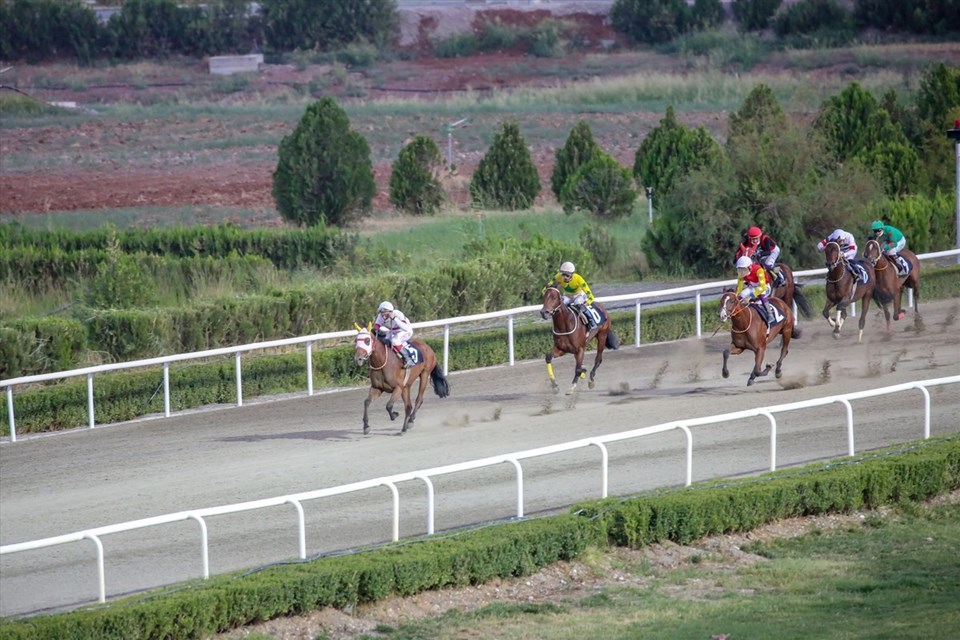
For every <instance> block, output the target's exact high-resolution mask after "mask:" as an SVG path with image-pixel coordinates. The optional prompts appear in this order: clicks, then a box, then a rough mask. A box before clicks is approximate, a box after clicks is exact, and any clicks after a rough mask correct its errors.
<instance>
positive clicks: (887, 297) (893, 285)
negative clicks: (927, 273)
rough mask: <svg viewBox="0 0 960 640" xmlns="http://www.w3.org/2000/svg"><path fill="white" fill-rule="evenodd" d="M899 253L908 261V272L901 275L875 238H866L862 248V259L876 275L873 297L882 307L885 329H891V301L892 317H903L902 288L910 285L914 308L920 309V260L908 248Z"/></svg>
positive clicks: (896, 318)
mask: <svg viewBox="0 0 960 640" xmlns="http://www.w3.org/2000/svg"><path fill="white" fill-rule="evenodd" d="M900 255H901V256H903V258H904V259H905V260H906V261H907V262H909V263H910V272H909V273H908V274H907V275H905V276H901V275H900V274H899V273H898V272H897V268H896V266H895V265H894V264H893V263H892V262H891V261H890V260H889V259H888V258H887V256H886V255H884V253H883V251H882V250H881V249H880V243H879V242H877V241H876V240H872V239H871V240H867V246H866V248H864V250H863V257H864V259H865V260H866V261H867V262H869V263H870V264H871V265H873V269H874V272H875V273H876V276H877V286H876V287H875V288H874V290H873V299H874V300H876V302H877V304H878V305H880V307H881V308H882V309H883V315H884V317H885V318H886V320H887V331H891V330H892V327H891V325H890V316H891V314H890V303H891V302H893V319H894V320H901V319H903V315H904V311H903V308H902V307H901V306H900V303H901V299H902V297H903V288H904V287H910V288H911V289H913V292H914V294H915V297H916V303H917V305H916V309H917V312H919V311H920V260H918V259H917V255H916V254H915V253H914V252H913V251H910V250H909V249H904V250H902V251H900Z"/></svg>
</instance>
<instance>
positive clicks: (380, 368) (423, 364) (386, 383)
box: [353, 323, 450, 435]
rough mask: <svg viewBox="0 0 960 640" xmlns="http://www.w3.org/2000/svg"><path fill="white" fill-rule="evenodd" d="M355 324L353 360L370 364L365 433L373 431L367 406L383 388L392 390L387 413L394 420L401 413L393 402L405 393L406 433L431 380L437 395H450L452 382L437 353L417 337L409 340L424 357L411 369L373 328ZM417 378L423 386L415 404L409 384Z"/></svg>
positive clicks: (401, 431) (411, 425)
mask: <svg viewBox="0 0 960 640" xmlns="http://www.w3.org/2000/svg"><path fill="white" fill-rule="evenodd" d="M354 326H355V327H356V328H357V337H356V340H355V342H354V344H355V346H356V351H355V352H354V357H353V359H354V362H356V364H357V366H358V367H359V366H362V365H363V364H364V363H367V364H368V366H369V368H370V393H369V394H368V395H367V399H366V400H364V402H363V433H364V435H366V434H368V433H370V422H369V420H368V419H367V409H368V408H369V407H370V403H371V402H373V400H374V399H376V398H378V397H380V394H381V393H383V392H384V391H389V392H390V399H389V400H387V415H389V416H390V419H391V420H395V419H396V417H397V416H398V415H400V414H399V413H397V412H396V411H394V410H393V405H394V403H395V402H396V401H397V398H398V397H403V406H404V415H403V428H402V429H401V430H400V433H406V432H407V431H409V430H410V429H412V428H413V422H414V420H416V419H417V411H418V410H419V409H420V405H422V404H423V395H424V391H425V390H426V388H427V382H428V381H430V382H432V383H433V391H434V392H435V393H436V394H437V396H439V397H441V398H446V397H447V396H448V395H450V385H449V383H448V382H447V379H446V377H445V376H444V375H443V369H442V368H441V367H440V365H439V364H438V363H437V356H436V354H435V353H434V352H433V349H431V348H430V345H428V344H427V343H426V342H423V341H422V340H417V339H416V338H414V339H412V340H410V344H412V345H414V346H415V347H416V348H417V349H419V350H420V353H422V354H423V358H422V359H421V360H420V361H419V362H417V363H416V364H415V365H414V366H412V367H410V368H409V369H404V368H403V362H402V361H401V360H400V359H399V358H397V356H396V354H394V353H393V350H392V349H391V348H390V345H389V344H388V343H387V342H386V341H385V340H384V339H381V338H380V337H379V336H376V339H374V338H375V336H374V334H372V333H371V332H370V327H369V326H367V327H360V325H358V324H356V323H354ZM418 379H419V381H420V388H419V390H418V392H417V401H416V404H414V403H413V402H412V401H411V398H410V388H411V387H412V386H413V383H414V381H415V380H418Z"/></svg>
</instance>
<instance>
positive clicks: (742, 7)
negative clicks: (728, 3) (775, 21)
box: [732, 0, 781, 31]
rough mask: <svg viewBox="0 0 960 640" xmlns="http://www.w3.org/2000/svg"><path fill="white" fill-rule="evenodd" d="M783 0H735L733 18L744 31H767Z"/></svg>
mask: <svg viewBox="0 0 960 640" xmlns="http://www.w3.org/2000/svg"><path fill="white" fill-rule="evenodd" d="M780 2H781V0H733V5H732V7H733V17H734V18H736V19H737V22H739V23H740V29H742V30H743V31H760V30H762V29H766V28H767V25H768V24H769V23H770V18H772V17H773V14H775V13H776V12H777V9H779V8H780Z"/></svg>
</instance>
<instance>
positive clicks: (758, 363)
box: [747, 346, 772, 387]
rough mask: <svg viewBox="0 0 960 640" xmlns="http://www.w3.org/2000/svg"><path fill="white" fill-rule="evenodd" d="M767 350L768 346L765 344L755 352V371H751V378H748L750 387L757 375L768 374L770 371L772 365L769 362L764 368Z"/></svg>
mask: <svg viewBox="0 0 960 640" xmlns="http://www.w3.org/2000/svg"><path fill="white" fill-rule="evenodd" d="M766 352H767V348H766V347H765V346H764V347H760V348H759V349H757V350H756V352H755V354H756V355H755V357H754V359H753V371H751V372H750V379H749V380H747V386H748V387H749V386H750V385H752V384H753V381H754V380H755V379H756V378H757V377H759V376H765V375H767V373H769V371H770V368H771V367H772V365H769V364H768V365H767V367H766V368H765V369H764V368H763V356H764V355H765V354H766Z"/></svg>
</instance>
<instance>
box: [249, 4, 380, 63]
mask: <svg viewBox="0 0 960 640" xmlns="http://www.w3.org/2000/svg"><path fill="white" fill-rule="evenodd" d="M260 7H261V12H262V16H263V23H264V31H265V33H266V38H267V42H268V44H269V45H270V46H272V47H273V48H275V49H278V50H281V51H291V50H293V49H304V50H311V49H318V50H321V51H330V50H332V49H337V48H341V47H343V46H344V45H347V44H350V43H351V42H355V41H358V40H363V41H366V42H372V43H374V44H375V45H376V46H378V47H384V46H386V45H388V44H389V43H390V42H391V41H392V40H393V38H394V36H395V34H396V30H397V26H398V24H399V20H398V17H397V3H396V0H349V1H348V2H345V1H344V0H260Z"/></svg>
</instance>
